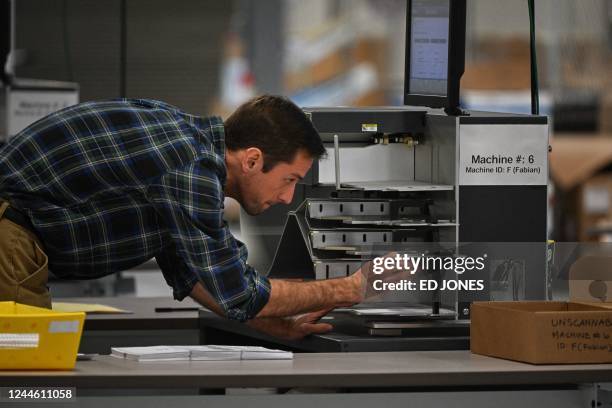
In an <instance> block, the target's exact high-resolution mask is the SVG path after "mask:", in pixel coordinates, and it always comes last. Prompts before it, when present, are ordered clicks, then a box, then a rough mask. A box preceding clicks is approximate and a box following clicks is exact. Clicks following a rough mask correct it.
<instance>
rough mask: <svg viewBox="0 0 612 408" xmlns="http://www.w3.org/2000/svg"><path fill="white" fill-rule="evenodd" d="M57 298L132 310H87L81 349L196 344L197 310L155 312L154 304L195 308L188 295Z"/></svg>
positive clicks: (96, 350) (106, 350)
mask: <svg viewBox="0 0 612 408" xmlns="http://www.w3.org/2000/svg"><path fill="white" fill-rule="evenodd" d="M53 300H54V301H56V302H73V303H99V304H103V305H107V306H113V307H117V308H120V309H124V310H129V311H131V312H132V313H128V314H88V315H87V317H86V319H85V324H84V327H83V336H82V338H81V345H80V347H79V351H80V352H81V353H102V354H108V353H110V348H111V347H118V346H155V345H161V344H167V345H177V344H199V343H200V332H199V323H198V312H197V311H196V310H191V311H172V312H156V311H155V308H159V307H162V308H185V307H189V308H198V307H199V305H198V304H197V303H195V302H194V301H193V300H191V299H190V298H186V299H184V300H183V301H182V302H178V301H176V300H174V299H171V298H168V297H151V298H136V297H86V298H56V299H53Z"/></svg>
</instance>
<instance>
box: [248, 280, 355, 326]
mask: <svg viewBox="0 0 612 408" xmlns="http://www.w3.org/2000/svg"><path fill="white" fill-rule="evenodd" d="M270 284H271V290H270V298H269V299H268V303H266V305H265V306H264V308H263V309H262V310H261V311H260V312H259V313H258V314H257V317H282V316H293V315H296V314H300V313H308V312H314V311H317V310H322V309H333V308H335V307H341V306H352V305H354V304H356V303H359V302H361V301H362V300H363V289H362V288H363V284H362V274H361V273H360V272H357V273H355V274H353V275H351V276H349V277H347V278H340V279H326V280H320V281H310V282H295V281H285V280H279V279H270Z"/></svg>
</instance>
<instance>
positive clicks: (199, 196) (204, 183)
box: [147, 160, 270, 321]
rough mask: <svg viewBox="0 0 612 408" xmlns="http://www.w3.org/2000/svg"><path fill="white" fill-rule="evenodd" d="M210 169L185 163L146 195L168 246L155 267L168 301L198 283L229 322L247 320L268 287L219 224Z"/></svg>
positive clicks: (218, 198)
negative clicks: (161, 276)
mask: <svg viewBox="0 0 612 408" xmlns="http://www.w3.org/2000/svg"><path fill="white" fill-rule="evenodd" d="M212 168H214V163H208V162H207V161H206V160H202V161H199V162H194V163H191V164H189V165H187V166H185V167H183V168H179V169H175V170H172V171H169V172H167V173H166V174H164V175H163V176H162V177H161V178H160V179H159V180H158V181H157V182H156V183H153V184H152V185H151V186H150V187H149V189H148V192H147V195H148V196H149V197H148V199H149V200H150V202H152V203H153V205H154V206H155V208H156V211H157V212H158V214H159V215H160V216H161V218H162V219H163V220H164V222H165V223H166V227H167V228H168V230H169V233H170V236H171V239H172V245H171V246H169V247H168V248H166V249H165V250H164V252H163V253H162V254H160V255H159V256H157V257H156V258H157V261H158V264H159V266H160V268H161V269H162V272H163V273H164V277H165V279H166V281H167V282H168V284H170V286H172V287H173V288H174V297H175V298H177V299H179V300H180V299H183V298H184V297H185V296H187V295H188V294H189V293H190V292H191V290H192V289H193V286H194V285H195V284H196V283H197V282H198V281H200V282H202V284H203V285H204V287H205V288H206V289H207V290H208V291H209V292H210V294H211V295H212V296H213V297H214V298H215V299H216V300H217V302H218V304H219V305H220V306H221V307H222V308H223V310H224V311H225V312H226V316H227V317H228V318H230V319H236V320H240V321H244V320H247V319H250V318H253V317H254V316H255V315H257V313H258V312H259V311H260V310H261V309H262V308H263V307H264V306H265V304H266V303H267V302H268V298H269V296H270V282H269V281H268V279H267V278H266V277H265V276H262V275H260V274H259V273H258V272H257V271H256V270H255V269H254V268H253V267H252V266H250V265H248V264H247V263H246V259H247V250H246V246H245V245H244V244H243V243H242V242H240V241H238V240H236V239H235V238H234V237H233V236H232V234H231V233H230V231H229V228H228V226H227V223H226V222H225V221H224V220H223V212H222V211H223V193H222V184H221V182H220V180H219V177H218V175H217V172H215V171H214V170H212Z"/></svg>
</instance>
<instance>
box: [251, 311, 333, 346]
mask: <svg viewBox="0 0 612 408" xmlns="http://www.w3.org/2000/svg"><path fill="white" fill-rule="evenodd" d="M329 311H330V309H325V310H320V311H317V312H312V313H306V314H303V315H300V316H295V317H287V318H278V317H261V318H256V319H253V320H250V321H249V322H247V324H248V325H249V326H251V327H252V328H254V329H256V330H258V331H261V332H264V333H266V334H269V335H271V336H274V337H278V338H281V339H285V340H300V339H302V338H304V337H306V336H308V335H309V334H320V333H327V332H328V331H330V330H332V329H333V326H332V325H331V324H328V323H319V322H318V321H319V319H320V318H321V317H323V316H324V315H326V314H327V313H329Z"/></svg>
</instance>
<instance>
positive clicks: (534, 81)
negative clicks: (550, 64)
mask: <svg viewBox="0 0 612 408" xmlns="http://www.w3.org/2000/svg"><path fill="white" fill-rule="evenodd" d="M534 1H535V0H527V6H528V8H529V48H530V56H531V114H532V115H539V114H540V96H539V91H538V88H539V86H538V60H537V56H536V41H535V4H534Z"/></svg>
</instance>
